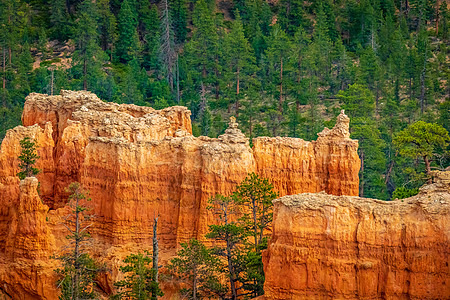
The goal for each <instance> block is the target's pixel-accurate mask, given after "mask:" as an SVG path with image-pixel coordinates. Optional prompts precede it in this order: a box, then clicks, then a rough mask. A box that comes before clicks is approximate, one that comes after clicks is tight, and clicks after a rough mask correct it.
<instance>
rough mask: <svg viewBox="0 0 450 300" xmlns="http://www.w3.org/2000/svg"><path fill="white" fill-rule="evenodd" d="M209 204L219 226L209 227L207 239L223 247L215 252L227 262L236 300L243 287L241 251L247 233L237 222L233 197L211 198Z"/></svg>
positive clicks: (232, 295) (230, 286) (243, 267)
mask: <svg viewBox="0 0 450 300" xmlns="http://www.w3.org/2000/svg"><path fill="white" fill-rule="evenodd" d="M209 203H210V206H209V207H208V209H209V210H211V211H212V212H213V213H214V215H215V216H216V217H217V220H218V224H217V225H209V232H208V234H207V235H206V237H207V238H209V239H214V240H216V241H218V242H220V244H221V245H223V246H220V247H218V248H217V249H216V250H215V251H216V254H217V255H218V256H220V257H223V258H225V260H226V269H227V272H228V278H229V284H230V285H229V288H230V289H231V299H233V300H236V299H237V298H238V297H239V292H238V290H239V289H241V285H242V283H240V276H239V275H240V274H241V272H242V271H243V270H244V269H245V261H244V257H243V255H242V252H241V249H240V245H241V244H242V242H243V240H244V238H245V233H244V229H243V227H242V226H240V225H239V224H238V223H237V221H235V219H236V214H237V213H238V207H237V205H236V203H235V202H234V200H233V198H232V197H224V196H222V195H216V196H215V197H213V198H211V199H210V200H209Z"/></svg>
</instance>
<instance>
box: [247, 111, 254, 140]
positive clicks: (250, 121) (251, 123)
mask: <svg viewBox="0 0 450 300" xmlns="http://www.w3.org/2000/svg"><path fill="white" fill-rule="evenodd" d="M252 121H253V119H252V114H250V116H249V119H248V123H249V127H250V128H249V133H250V140H251V139H252V138H253V135H252V130H253V122H252Z"/></svg>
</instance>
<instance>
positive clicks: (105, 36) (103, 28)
mask: <svg viewBox="0 0 450 300" xmlns="http://www.w3.org/2000/svg"><path fill="white" fill-rule="evenodd" d="M97 6H98V14H99V20H98V24H99V25H98V31H99V33H100V45H101V47H102V50H103V51H106V52H108V53H109V56H110V60H111V61H112V55H113V52H114V45H115V43H116V40H117V36H116V30H117V28H116V27H117V22H116V17H115V16H114V14H113V13H112V12H111V9H110V0H98V1H97Z"/></svg>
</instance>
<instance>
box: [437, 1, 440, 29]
mask: <svg viewBox="0 0 450 300" xmlns="http://www.w3.org/2000/svg"><path fill="white" fill-rule="evenodd" d="M439 2H440V1H439V0H436V36H437V35H438V33H439V6H440V5H439Z"/></svg>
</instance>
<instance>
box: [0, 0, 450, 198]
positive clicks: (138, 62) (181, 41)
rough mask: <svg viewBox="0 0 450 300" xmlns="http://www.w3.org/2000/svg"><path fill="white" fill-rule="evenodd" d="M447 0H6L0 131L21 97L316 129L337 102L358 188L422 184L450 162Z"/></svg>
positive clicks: (204, 120)
mask: <svg viewBox="0 0 450 300" xmlns="http://www.w3.org/2000/svg"><path fill="white" fill-rule="evenodd" d="M449 8H450V6H449V4H448V3H447V2H446V1H445V0H316V1H312V0H310V1H308V0H307V1H303V0H278V1H275V0H268V1H264V0H217V1H215V0H189V1H188V0H123V1H121V0H0V140H1V139H3V137H4V135H5V133H6V130H7V129H9V128H12V127H14V126H16V125H19V124H20V116H21V112H22V109H23V104H24V101H25V97H26V96H27V95H28V94H29V93H32V92H37V93H46V94H54V95H56V94H59V91H60V90H61V89H71V90H83V89H84V90H88V91H91V92H93V93H95V94H97V95H98V96H99V98H101V99H103V100H105V101H113V102H117V103H133V104H137V105H146V106H151V107H154V108H155V109H161V108H165V107H167V106H171V105H183V106H186V107H188V108H189V109H190V110H191V112H192V116H191V118H192V124H193V133H194V135H196V136H198V135H206V136H210V137H217V136H218V135H220V134H222V133H223V132H224V130H225V129H226V128H227V124H228V119H229V117H230V116H235V117H236V118H237V120H238V122H239V124H240V129H241V130H242V131H243V132H244V133H245V134H246V135H247V136H248V137H249V138H250V139H252V138H254V137H257V136H287V137H298V138H303V139H305V140H315V139H316V138H317V133H318V132H319V131H321V130H322V129H323V128H324V126H327V127H329V128H330V127H332V126H333V125H334V122H335V120H336V116H337V115H338V114H339V112H340V110H341V109H345V111H346V114H347V115H348V116H349V117H350V119H351V123H350V131H351V137H352V138H354V139H358V140H359V150H358V153H359V156H360V158H361V161H362V163H361V172H360V196H364V197H371V198H378V199H384V200H389V199H394V198H402V197H405V196H408V195H411V194H414V193H417V188H418V187H420V186H421V185H422V184H423V183H424V182H425V181H426V180H427V178H429V177H427V176H429V174H430V171H432V170H434V169H444V168H446V167H448V165H449V162H450V155H449V147H448V144H449V136H448V131H449V130H450V122H449V119H450V100H449V97H450V82H449V81H450V68H449V64H450V60H449V49H450V42H449V36H450V32H449V31H450V29H449V26H450V12H449Z"/></svg>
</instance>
